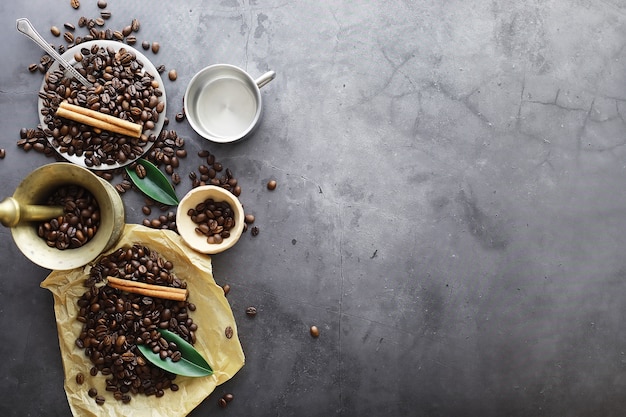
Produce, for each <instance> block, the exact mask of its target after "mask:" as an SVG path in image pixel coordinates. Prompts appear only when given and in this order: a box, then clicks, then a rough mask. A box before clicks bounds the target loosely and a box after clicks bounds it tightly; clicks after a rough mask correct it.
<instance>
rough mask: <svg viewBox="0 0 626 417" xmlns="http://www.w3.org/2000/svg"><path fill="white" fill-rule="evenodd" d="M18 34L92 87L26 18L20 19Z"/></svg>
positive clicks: (85, 84)
mask: <svg viewBox="0 0 626 417" xmlns="http://www.w3.org/2000/svg"><path fill="white" fill-rule="evenodd" d="M16 25H17V30H18V32H21V33H23V34H24V35H26V36H28V37H29V38H31V39H32V40H33V41H34V42H35V43H36V44H37V45H39V46H40V47H41V48H42V49H43V50H44V51H46V52H47V53H48V55H50V56H51V57H52V58H54V59H55V60H56V61H57V62H58V63H59V64H60V65H62V66H63V68H65V69H66V70H68V71H69V72H70V73H71V74H72V75H73V76H74V78H76V79H77V80H78V81H79V82H80V83H81V84H82V85H84V86H85V87H91V86H92V84H91V83H90V82H89V81H87V79H86V78H85V77H83V76H82V75H81V73H80V72H78V70H77V69H76V68H74V67H73V66H72V65H71V64H70V63H69V62H67V61H66V60H65V59H63V57H62V56H61V55H59V53H58V52H57V51H55V50H54V48H52V47H51V46H50V44H49V43H48V42H46V40H45V39H44V38H43V37H42V36H41V35H40V34H39V32H37V30H35V27H34V26H33V25H32V23H30V21H29V20H28V19H26V18H20V19H17V21H16Z"/></svg>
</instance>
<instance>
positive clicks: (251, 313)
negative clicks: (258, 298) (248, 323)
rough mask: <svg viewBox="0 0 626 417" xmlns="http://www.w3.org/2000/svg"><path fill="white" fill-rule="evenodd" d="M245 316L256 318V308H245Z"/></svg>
mask: <svg viewBox="0 0 626 417" xmlns="http://www.w3.org/2000/svg"><path fill="white" fill-rule="evenodd" d="M246 315H247V316H248V317H254V316H256V307H248V308H246Z"/></svg>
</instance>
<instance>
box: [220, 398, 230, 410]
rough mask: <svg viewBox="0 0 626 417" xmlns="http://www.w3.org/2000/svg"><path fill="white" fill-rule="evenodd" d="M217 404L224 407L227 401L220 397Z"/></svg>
mask: <svg viewBox="0 0 626 417" xmlns="http://www.w3.org/2000/svg"><path fill="white" fill-rule="evenodd" d="M217 405H218V406H220V407H221V408H226V406H227V405H228V403H227V402H226V400H225V399H224V398H220V399H219V400H217Z"/></svg>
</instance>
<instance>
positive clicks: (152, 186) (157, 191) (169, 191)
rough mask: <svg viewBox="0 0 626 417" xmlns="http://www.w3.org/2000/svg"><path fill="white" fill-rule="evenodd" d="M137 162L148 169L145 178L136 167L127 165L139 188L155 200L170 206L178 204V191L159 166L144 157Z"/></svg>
mask: <svg viewBox="0 0 626 417" xmlns="http://www.w3.org/2000/svg"><path fill="white" fill-rule="evenodd" d="M137 164H139V165H142V166H143V167H144V168H145V169H146V176H145V177H144V178H140V177H139V175H137V172H136V171H135V170H134V169H131V168H129V167H128V166H127V167H126V173H127V174H128V176H129V177H130V179H131V180H132V182H133V183H134V184H135V185H136V186H137V188H139V189H140V190H141V191H142V192H143V193H144V194H145V195H147V196H148V197H150V198H151V199H153V200H154V201H158V202H159V203H163V204H166V205H168V206H176V205H178V197H177V196H176V191H174V187H172V184H170V182H169V180H168V179H167V177H166V176H165V174H163V172H161V170H160V169H159V168H158V167H157V166H155V165H154V164H152V163H151V162H148V161H147V160H145V159H143V158H142V159H138V160H137Z"/></svg>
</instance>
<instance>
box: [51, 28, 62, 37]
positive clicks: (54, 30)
mask: <svg viewBox="0 0 626 417" xmlns="http://www.w3.org/2000/svg"><path fill="white" fill-rule="evenodd" d="M50 33H52V35H54V36H61V29H59V28H58V27H56V26H52V27H51V28H50Z"/></svg>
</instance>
